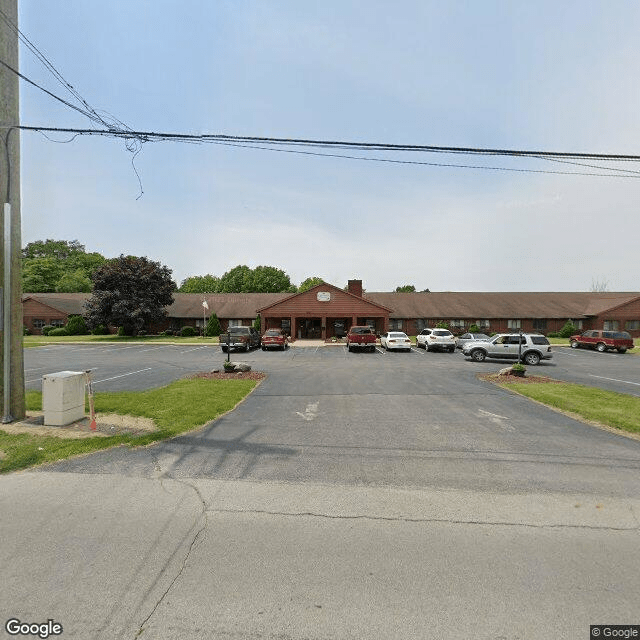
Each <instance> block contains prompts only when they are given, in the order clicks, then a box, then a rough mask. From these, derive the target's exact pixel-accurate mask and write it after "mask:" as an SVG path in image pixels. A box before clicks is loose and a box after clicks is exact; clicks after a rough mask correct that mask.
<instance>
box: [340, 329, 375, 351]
mask: <svg viewBox="0 0 640 640" xmlns="http://www.w3.org/2000/svg"><path fill="white" fill-rule="evenodd" d="M376 340H377V336H376V334H375V332H374V331H373V329H372V328H371V327H358V326H356V327H351V329H349V333H347V349H349V351H355V350H356V349H362V350H364V351H375V350H376Z"/></svg>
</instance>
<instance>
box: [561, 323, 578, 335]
mask: <svg viewBox="0 0 640 640" xmlns="http://www.w3.org/2000/svg"><path fill="white" fill-rule="evenodd" d="M576 333H578V329H577V328H576V327H575V325H574V324H573V322H571V320H567V322H566V323H565V325H564V327H562V329H560V337H561V338H570V337H571V336H572V335H574V334H576Z"/></svg>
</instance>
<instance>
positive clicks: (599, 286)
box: [591, 278, 609, 293]
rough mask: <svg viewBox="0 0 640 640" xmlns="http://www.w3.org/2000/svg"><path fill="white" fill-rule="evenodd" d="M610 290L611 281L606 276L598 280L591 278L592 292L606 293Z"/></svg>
mask: <svg viewBox="0 0 640 640" xmlns="http://www.w3.org/2000/svg"><path fill="white" fill-rule="evenodd" d="M606 291H609V283H608V282H607V280H606V279H605V278H603V279H602V280H596V279H595V278H593V279H592V280H591V292H592V293H604V292H606Z"/></svg>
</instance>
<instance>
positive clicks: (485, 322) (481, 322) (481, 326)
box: [476, 320, 489, 329]
mask: <svg viewBox="0 0 640 640" xmlns="http://www.w3.org/2000/svg"><path fill="white" fill-rule="evenodd" d="M476 327H478V329H488V328H489V321H488V320H476Z"/></svg>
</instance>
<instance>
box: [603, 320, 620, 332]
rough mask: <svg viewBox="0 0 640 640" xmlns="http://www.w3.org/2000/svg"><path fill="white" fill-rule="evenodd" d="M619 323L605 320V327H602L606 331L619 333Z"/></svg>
mask: <svg viewBox="0 0 640 640" xmlns="http://www.w3.org/2000/svg"><path fill="white" fill-rule="evenodd" d="M618 324H619V323H618V321H617V320H605V321H604V326H603V327H602V328H603V329H604V330H605V331H617V330H618Z"/></svg>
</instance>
